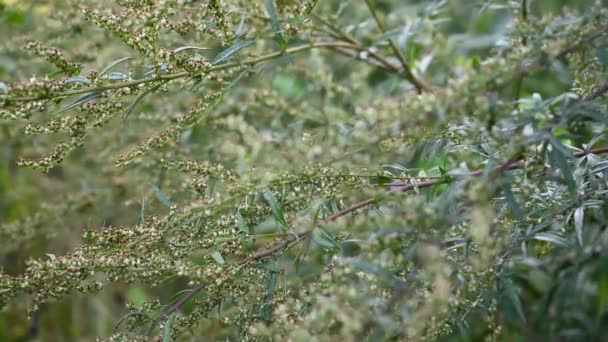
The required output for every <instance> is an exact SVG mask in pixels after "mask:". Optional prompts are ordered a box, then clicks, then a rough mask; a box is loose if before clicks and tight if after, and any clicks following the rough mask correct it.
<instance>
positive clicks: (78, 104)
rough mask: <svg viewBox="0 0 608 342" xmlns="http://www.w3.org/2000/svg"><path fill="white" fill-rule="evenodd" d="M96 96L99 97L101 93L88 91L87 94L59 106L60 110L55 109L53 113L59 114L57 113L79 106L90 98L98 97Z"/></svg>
mask: <svg viewBox="0 0 608 342" xmlns="http://www.w3.org/2000/svg"><path fill="white" fill-rule="evenodd" d="M98 97H101V93H100V92H94V93H89V94H87V95H85V96H83V97H81V98H79V99H78V100H76V101H74V102H72V103H70V104H69V105H67V106H65V107H63V108H61V109H60V110H58V111H56V112H55V113H53V114H59V113H62V112H65V111H66V110H69V109H72V108H74V107H78V106H81V105H83V104H85V103H87V102H89V101H91V100H94V99H96V98H98Z"/></svg>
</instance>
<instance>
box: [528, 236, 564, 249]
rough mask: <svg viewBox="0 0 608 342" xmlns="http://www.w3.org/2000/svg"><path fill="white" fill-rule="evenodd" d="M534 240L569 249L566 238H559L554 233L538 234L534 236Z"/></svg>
mask: <svg viewBox="0 0 608 342" xmlns="http://www.w3.org/2000/svg"><path fill="white" fill-rule="evenodd" d="M534 239H535V240H539V241H546V242H549V243H552V244H554V245H560V246H564V247H568V241H566V240H565V239H564V238H562V237H559V236H557V235H555V234H553V233H538V234H536V235H534Z"/></svg>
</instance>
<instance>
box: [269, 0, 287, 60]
mask: <svg viewBox="0 0 608 342" xmlns="http://www.w3.org/2000/svg"><path fill="white" fill-rule="evenodd" d="M266 12H268V16H269V17H270V24H271V25H272V30H273V31H274V39H275V40H276V41H277V43H279V46H280V47H281V51H285V48H286V47H287V43H286V42H285V37H283V30H282V29H281V24H280V23H279V18H278V16H277V11H276V9H275V8H274V0H267V1H266Z"/></svg>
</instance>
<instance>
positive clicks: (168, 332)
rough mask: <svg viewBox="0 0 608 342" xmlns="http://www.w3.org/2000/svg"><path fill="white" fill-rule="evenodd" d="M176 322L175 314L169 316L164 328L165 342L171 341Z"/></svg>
mask: <svg viewBox="0 0 608 342" xmlns="http://www.w3.org/2000/svg"><path fill="white" fill-rule="evenodd" d="M174 320H175V312H174V313H172V314H171V315H169V318H168V319H167V321H166V322H165V326H164V328H163V342H169V341H171V326H172V325H173V321H174Z"/></svg>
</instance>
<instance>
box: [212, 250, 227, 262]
mask: <svg viewBox="0 0 608 342" xmlns="http://www.w3.org/2000/svg"><path fill="white" fill-rule="evenodd" d="M211 257H212V258H213V260H215V262H217V263H218V264H220V265H223V264H225V263H226V261H225V260H224V257H223V256H222V253H220V252H219V251H215V252H213V253H211Z"/></svg>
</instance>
